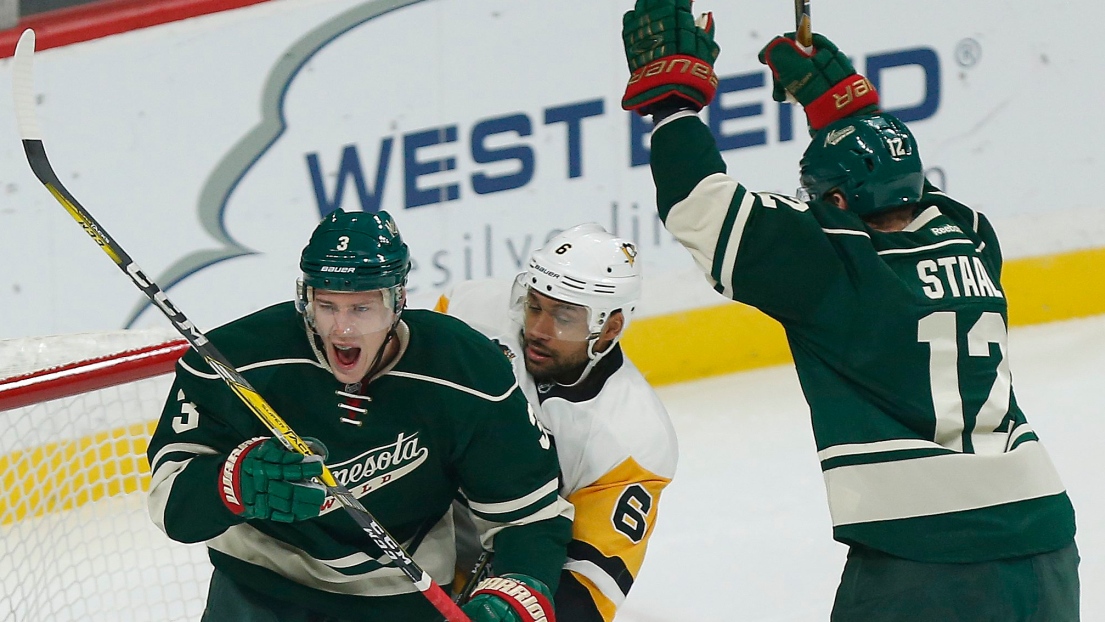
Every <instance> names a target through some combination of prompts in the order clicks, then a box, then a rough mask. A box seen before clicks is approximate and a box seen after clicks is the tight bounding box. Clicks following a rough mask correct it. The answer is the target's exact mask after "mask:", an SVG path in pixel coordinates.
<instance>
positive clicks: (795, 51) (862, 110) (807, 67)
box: [760, 32, 879, 130]
mask: <svg viewBox="0 0 1105 622" xmlns="http://www.w3.org/2000/svg"><path fill="white" fill-rule="evenodd" d="M760 62H761V63H763V64H765V65H767V66H768V67H770V68H771V76H772V78H773V89H772V93H771V96H772V98H773V99H774V100H775V101H779V102H781V101H785V100H786V99H787V97H786V96H787V94H788V93H789V94H790V95H792V96H793V97H794V99H796V100H798V103H800V104H802V106H803V107H804V108H805V109H806V119H807V120H808V121H809V124H810V129H811V130H819V129H821V128H823V127H825V126H826V125H828V124H830V123H832V122H833V121H836V120H838V119H843V118H844V117H847V116H850V115H853V114H869V113H873V112H876V111H878V106H879V94H878V93H877V92H875V87H874V86H872V85H871V82H870V81H868V80H867V78H865V77H863V76H861V75H859V74H857V73H856V70H855V68H854V67H852V61H850V60H848V57H847V56H845V55H844V54H843V53H842V52H841V51H840V50H839V49H837V47H836V45H834V44H833V42H832V41H829V40H828V39H827V38H825V37H823V36H821V35H819V34H817V33H814V35H813V54H812V55H807V54H806V53H805V52H803V51H802V50H801V48H799V47H798V44H797V43H796V42H795V40H794V33H793V32H788V33H786V34H785V35H781V36H778V37H775V38H774V39H772V40H771V41H770V42H769V43H768V44H767V45H766V46H764V48H763V49H762V50H760Z"/></svg>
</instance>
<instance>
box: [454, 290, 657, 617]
mask: <svg viewBox="0 0 1105 622" xmlns="http://www.w3.org/2000/svg"><path fill="white" fill-rule="evenodd" d="M511 285H512V283H511V282H505V281H467V282H464V283H461V284H460V285H458V286H457V287H455V288H454V289H453V291H452V292H450V293H449V294H447V295H446V296H443V297H442V298H441V300H440V301H439V302H438V305H437V307H436V309H437V310H438V311H441V312H444V313H448V314H449V315H455V316H456V317H459V318H460V319H462V320H464V321H465V322H467V323H468V324H469V325H471V326H473V327H474V328H476V329H477V330H480V331H481V332H484V334H485V335H487V336H488V337H491V338H492V339H494V340H495V341H497V342H498V343H499V345H500V347H501V348H502V349H503V352H504V354H506V356H507V357H508V358H510V359H511V362H512V364H513V366H514V372H515V375H516V376H517V378H518V383H519V385H520V386H521V388H522V391H523V392H524V393H525V395H526V399H527V400H529V403H530V406H531V407H532V408H533V410H534V413H535V415H536V416H537V418H538V420H540V422H541V423H542V425H543V426H544V427H545V428H546V429H547V430H548V431H549V433H550V434H551V435H552V437H553V441H554V442H555V444H556V451H557V456H558V458H559V460H560V470H561V484H560V493H561V495H562V496H563V497H565V498H567V499H568V500H569V501H571V502H572V504H573V505H574V506H575V519H574V522H573V526H572V542H571V544H569V546H568V562H567V563H566V564H565V566H564V572H563V573H562V576H561V581H560V587H559V589H558V590H557V593H556V608H557V614H558V617H560V618H562V619H565V620H573V621H577V622H599V621H602V622H610V621H611V620H613V618H614V614H615V612H616V610H617V608H618V606H620V605H621V603H622V602H623V601H624V600H625V597H626V595H627V594H628V593H629V589H630V588H631V587H632V586H633V581H634V580H635V579H636V577H637V574H638V572H639V571H640V568H641V565H642V563H643V562H644V555H645V550H646V548H647V545H648V539H649V537H650V536H651V535H652V531H653V527H654V525H655V521H656V516H657V512H658V509H659V500H660V493H661V491H663V489H664V488H665V487H666V486H667V485H668V483H670V482H671V479H672V477H673V476H674V475H675V468H676V464H677V461H678V445H677V443H676V436H675V429H674V427H673V426H672V423H671V420H670V418H669V417H668V413H667V410H666V409H665V408H664V405H663V403H662V402H661V401H660V398H659V397H658V396H657V395H656V393H655V392H654V391H653V390H652V387H651V386H649V384H648V382H647V381H646V380H645V378H644V376H642V375H641V373H640V371H638V370H637V368H636V367H635V366H634V365H633V363H632V362H631V361H630V360H629V359H628V358H627V357H626V356H625V355H624V353H623V352H622V349H621V346H620V345H615V346H614V349H613V350H612V351H610V352H609V353H608V354H607V355H606V356H604V357H603V358H602V360H601V361H599V363H598V364H596V365H595V366H594V368H593V369H592V370H591V373H590V374H589V375H588V377H587V378H586V379H584V381H583V382H580V383H578V384H577V385H573V386H563V385H559V384H555V383H540V384H539V383H536V382H535V381H534V379H533V377H532V376H530V375H529V374H528V373H527V372H526V369H525V361H524V359H523V355H522V346H521V333H520V331H521V327H520V326H518V325H517V324H516V323H513V322H512V321H511V320H510V316H509V311H508V305H509V296H510V288H511Z"/></svg>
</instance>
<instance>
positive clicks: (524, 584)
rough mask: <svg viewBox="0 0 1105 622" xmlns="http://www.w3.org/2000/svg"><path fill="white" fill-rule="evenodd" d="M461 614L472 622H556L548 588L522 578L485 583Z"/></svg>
mask: <svg viewBox="0 0 1105 622" xmlns="http://www.w3.org/2000/svg"><path fill="white" fill-rule="evenodd" d="M461 610H462V611H464V613H466V614H468V617H469V618H471V619H472V622H556V616H555V615H554V613H553V606H552V594H551V593H550V592H549V588H548V587H546V586H545V584H544V583H542V582H541V581H539V580H537V579H535V578H533V577H531V576H528V575H524V574H505V575H503V576H501V577H491V578H489V579H484V580H483V581H481V582H480V584H479V585H477V586H476V591H474V592H473V593H472V600H470V601H468V603H467V604H465V605H464V606H463V607H461Z"/></svg>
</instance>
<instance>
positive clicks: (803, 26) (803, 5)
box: [794, 0, 813, 54]
mask: <svg viewBox="0 0 1105 622" xmlns="http://www.w3.org/2000/svg"><path fill="white" fill-rule="evenodd" d="M794 38H795V40H796V41H798V47H800V48H802V51H803V52H805V53H806V54H812V53H813V26H812V25H811V24H810V0H794Z"/></svg>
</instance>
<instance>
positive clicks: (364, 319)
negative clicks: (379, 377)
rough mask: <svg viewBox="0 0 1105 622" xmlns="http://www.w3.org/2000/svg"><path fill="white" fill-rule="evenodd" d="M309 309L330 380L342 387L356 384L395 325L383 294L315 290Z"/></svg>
mask: <svg viewBox="0 0 1105 622" xmlns="http://www.w3.org/2000/svg"><path fill="white" fill-rule="evenodd" d="M311 308H312V311H313V314H314V323H315V330H316V331H317V332H318V334H319V336H320V337H322V343H323V345H324V346H325V348H326V360H327V362H328V363H330V369H331V370H333V372H334V377H335V378H337V379H338V380H339V381H340V382H344V383H346V384H348V383H352V382H360V381H361V380H362V379H363V378H364V377H365V375H366V374H368V371H369V366H371V365H372V363H373V360H374V359H375V358H376V353H377V351H378V350H379V349H380V346H381V345H382V344H383V343H384V339H385V338H386V337H387V333H388V329H390V328H391V326H392V324H393V323H394V322H395V311H394V310H393V309H391V308H390V305H388V304H385V302H384V291H383V290H373V291H367V292H332V291H326V290H315V292H314V296H313V298H312V301H311Z"/></svg>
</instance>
